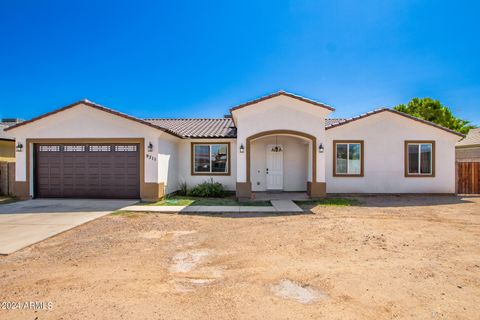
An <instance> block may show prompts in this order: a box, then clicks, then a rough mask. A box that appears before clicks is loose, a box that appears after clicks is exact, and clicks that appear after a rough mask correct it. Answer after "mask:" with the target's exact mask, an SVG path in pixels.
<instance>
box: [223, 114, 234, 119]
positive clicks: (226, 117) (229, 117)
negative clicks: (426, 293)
mask: <svg viewBox="0 0 480 320" xmlns="http://www.w3.org/2000/svg"><path fill="white" fill-rule="evenodd" d="M223 117H224V118H225V119H231V118H232V115H231V114H225V115H223Z"/></svg>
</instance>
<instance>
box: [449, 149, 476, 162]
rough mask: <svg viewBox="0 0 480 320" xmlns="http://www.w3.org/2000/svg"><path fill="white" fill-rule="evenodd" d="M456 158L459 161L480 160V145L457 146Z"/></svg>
mask: <svg viewBox="0 0 480 320" xmlns="http://www.w3.org/2000/svg"><path fill="white" fill-rule="evenodd" d="M455 159H456V160H457V161H480V146H473V147H457V148H456V149H455Z"/></svg>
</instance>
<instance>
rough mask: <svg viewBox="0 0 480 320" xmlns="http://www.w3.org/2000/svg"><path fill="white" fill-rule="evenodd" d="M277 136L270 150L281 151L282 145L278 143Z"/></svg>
mask: <svg viewBox="0 0 480 320" xmlns="http://www.w3.org/2000/svg"><path fill="white" fill-rule="evenodd" d="M277 138H278V137H277V136H275V146H273V147H272V152H282V151H283V149H282V146H279V145H278V141H277Z"/></svg>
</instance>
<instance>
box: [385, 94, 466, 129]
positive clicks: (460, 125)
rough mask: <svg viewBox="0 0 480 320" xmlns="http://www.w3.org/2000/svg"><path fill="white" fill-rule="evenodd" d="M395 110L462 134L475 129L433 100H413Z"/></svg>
mask: <svg viewBox="0 0 480 320" xmlns="http://www.w3.org/2000/svg"><path fill="white" fill-rule="evenodd" d="M393 109H395V110H397V111H400V112H403V113H408V114H410V115H412V116H415V117H417V118H421V119H425V120H427V121H431V122H434V123H436V124H439V125H441V126H443V127H445V128H449V129H452V130H455V131H457V132H461V133H467V132H468V130H470V129H472V128H475V126H473V125H471V124H470V121H468V120H463V119H460V118H457V117H455V116H454V115H453V113H452V111H450V109H449V108H448V107H447V106H444V105H442V104H441V103H440V101H438V100H434V99H431V98H413V99H412V100H411V101H410V102H409V103H408V104H407V105H404V104H399V105H398V106H396V107H394V108H393Z"/></svg>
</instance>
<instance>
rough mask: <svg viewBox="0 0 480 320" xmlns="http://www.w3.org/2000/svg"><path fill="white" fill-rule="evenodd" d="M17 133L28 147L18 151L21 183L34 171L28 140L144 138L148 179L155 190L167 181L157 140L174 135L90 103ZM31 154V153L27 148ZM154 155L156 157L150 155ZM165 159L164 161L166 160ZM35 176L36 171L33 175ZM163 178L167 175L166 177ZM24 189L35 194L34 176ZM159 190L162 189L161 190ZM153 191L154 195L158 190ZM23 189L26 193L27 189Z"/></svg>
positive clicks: (12, 132) (17, 173)
mask: <svg viewBox="0 0 480 320" xmlns="http://www.w3.org/2000/svg"><path fill="white" fill-rule="evenodd" d="M10 134H12V135H14V136H15V138H16V142H21V143H22V144H23V145H24V146H25V147H24V150H23V151H22V152H16V173H15V180H16V181H17V182H26V181H27V170H28V171H29V172H30V173H31V172H32V171H33V161H32V160H33V159H32V154H33V153H32V150H33V148H32V146H29V148H27V147H26V146H27V139H85V140H87V139H99V138H104V139H125V138H127V139H131V138H137V139H142V138H143V139H144V140H145V144H144V153H143V154H144V155H145V156H144V157H145V159H144V177H143V178H144V182H145V184H146V185H147V186H148V187H149V188H151V189H152V190H153V188H155V189H157V188H158V184H159V183H161V182H164V181H161V180H160V177H159V173H158V169H159V164H158V162H157V161H158V159H156V158H158V157H154V156H153V155H157V154H159V150H158V148H159V147H160V144H159V143H155V142H156V141H159V137H160V139H164V138H165V137H167V138H169V139H171V138H172V137H171V136H170V135H168V134H166V133H163V132H161V131H159V130H157V129H154V128H150V127H148V126H145V125H142V124H140V123H136V122H134V121H131V120H128V119H124V118H122V117H118V116H115V115H112V114H109V113H106V112H103V111H100V110H96V109H94V108H91V107H89V106H85V105H78V106H75V107H73V108H71V109H67V110H65V111H62V112H59V113H56V114H53V115H51V116H49V117H45V118H42V119H40V120H37V121H35V122H32V123H30V124H28V125H25V126H21V127H18V128H16V129H13V130H12V131H10ZM149 142H152V144H153V152H148V150H147V146H148V144H149ZM28 149H29V150H30V152H29V153H30V154H27V150H28ZM149 155H151V156H152V157H149ZM27 157H29V158H30V161H29V163H30V168H27V167H26V166H27ZM162 161H163V160H162ZM29 176H30V177H31V176H32V174H29ZM162 180H164V177H163V176H162ZM149 184H150V185H149ZM21 188H22V189H25V188H28V189H29V191H28V193H29V194H30V195H33V179H30V183H29V185H28V186H24V185H22V186H21ZM157 191H158V190H157ZM157 191H155V192H151V193H152V194H154V193H156V192H157ZM22 192H25V190H23V191H22Z"/></svg>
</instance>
